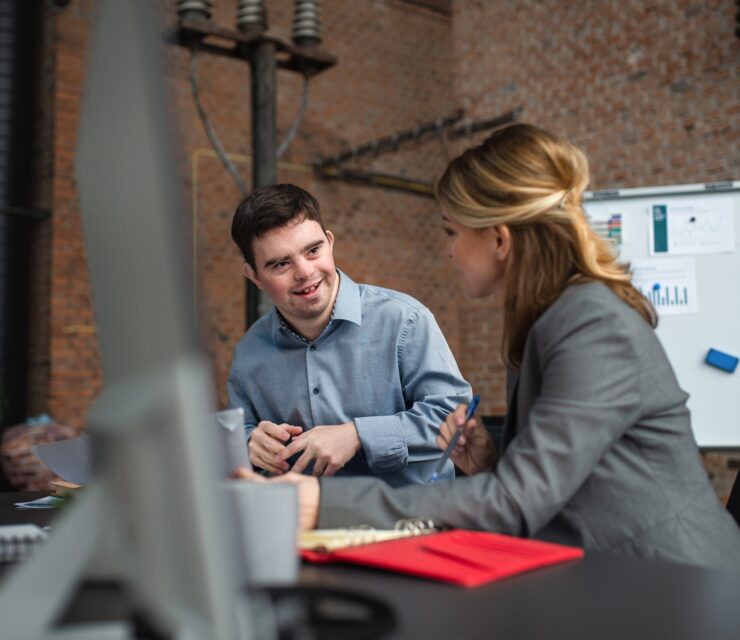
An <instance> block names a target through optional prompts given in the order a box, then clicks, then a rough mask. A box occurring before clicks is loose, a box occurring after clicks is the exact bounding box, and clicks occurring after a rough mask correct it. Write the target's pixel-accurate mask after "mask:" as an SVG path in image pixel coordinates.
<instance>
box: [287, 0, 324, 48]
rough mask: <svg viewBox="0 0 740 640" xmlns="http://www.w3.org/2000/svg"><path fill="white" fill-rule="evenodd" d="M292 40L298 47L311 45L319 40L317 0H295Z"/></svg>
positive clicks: (319, 15)
mask: <svg viewBox="0 0 740 640" xmlns="http://www.w3.org/2000/svg"><path fill="white" fill-rule="evenodd" d="M293 42H295V44H297V45H298V46H299V47H313V46H316V45H318V44H319V43H320V42H321V10H320V9H319V0H295V14H294V16H293Z"/></svg>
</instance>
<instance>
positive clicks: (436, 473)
mask: <svg viewBox="0 0 740 640" xmlns="http://www.w3.org/2000/svg"><path fill="white" fill-rule="evenodd" d="M479 402H480V396H479V395H478V394H477V393H476V394H475V395H474V396H473V401H472V402H471V403H470V405H469V406H468V410H467V411H466V412H465V422H463V427H464V426H465V425H466V424H467V423H468V420H470V418H472V417H473V414H475V410H476V408H477V407H478V403H479ZM463 427H461V428H460V429H458V430H457V431H455V435H453V436H452V438H451V439H450V442H449V443H448V444H447V448H446V449H445V451H444V453H443V454H442V457H441V458H440V459H439V462H438V463H437V466H436V467H435V469H434V473H433V474H432V477H431V478H430V479H429V482H436V481H437V480H439V474H440V473H442V469H443V468H444V466H445V463H446V462H447V461H448V460H449V459H450V456H451V455H452V450H453V449H454V448H455V445H456V444H457V441H458V440H459V439H460V434H461V433H462V432H463Z"/></svg>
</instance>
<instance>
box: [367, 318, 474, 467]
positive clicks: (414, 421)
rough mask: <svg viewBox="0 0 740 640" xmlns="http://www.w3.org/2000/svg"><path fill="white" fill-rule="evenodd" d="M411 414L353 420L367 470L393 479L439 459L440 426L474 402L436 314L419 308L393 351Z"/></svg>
mask: <svg viewBox="0 0 740 640" xmlns="http://www.w3.org/2000/svg"><path fill="white" fill-rule="evenodd" d="M395 349H396V353H397V358H398V369H399V374H400V378H401V385H402V387H403V396H404V398H405V400H406V406H407V407H408V409H406V410H405V411H401V412H399V413H396V414H394V415H386V416H359V417H356V418H355V419H354V423H355V426H356V428H357V433H358V435H359V438H360V442H361V443H362V448H363V450H364V452H365V457H366V458H367V463H368V466H369V467H370V469H371V471H373V473H379V474H380V473H389V472H392V471H396V470H398V469H401V468H403V467H405V466H406V465H408V464H409V463H411V462H416V461H426V460H432V459H435V458H438V457H439V455H440V451H439V448H438V447H437V445H436V444H435V439H436V437H437V435H438V434H439V425H440V424H441V423H442V422H443V421H444V419H445V417H446V416H447V414H448V413H450V412H451V411H453V410H454V409H455V407H457V405H458V404H461V403H468V402H470V399H471V397H472V390H471V388H470V385H469V384H468V383H467V382H466V381H465V380H464V379H463V377H462V374H461V373H460V369H459V368H458V366H457V363H456V362H455V358H454V356H453V355H452V352H451V351H450V348H449V346H448V345H447V341H446V340H445V337H444V335H443V334H442V331H441V330H440V328H439V326H438V325H437V322H436V320H435V319H434V316H432V313H431V312H430V311H429V310H428V309H426V308H424V307H422V306H419V308H418V309H416V310H414V312H413V313H411V314H410V315H409V317H408V318H407V319H406V321H405V324H404V326H403V328H402V329H401V332H400V333H399V336H398V339H397V344H396V345H395Z"/></svg>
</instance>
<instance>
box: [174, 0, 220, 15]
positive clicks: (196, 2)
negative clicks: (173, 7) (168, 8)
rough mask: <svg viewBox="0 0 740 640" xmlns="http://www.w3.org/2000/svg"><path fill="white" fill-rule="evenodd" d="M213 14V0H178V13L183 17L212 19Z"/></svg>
mask: <svg viewBox="0 0 740 640" xmlns="http://www.w3.org/2000/svg"><path fill="white" fill-rule="evenodd" d="M212 14H213V0H177V15H178V16H180V17H181V18H200V19H205V20H210V19H211V15H212Z"/></svg>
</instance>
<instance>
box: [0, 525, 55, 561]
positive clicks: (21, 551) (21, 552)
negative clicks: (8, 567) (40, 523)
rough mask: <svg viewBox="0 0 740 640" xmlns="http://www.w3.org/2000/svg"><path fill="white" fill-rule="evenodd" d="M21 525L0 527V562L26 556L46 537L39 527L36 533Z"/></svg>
mask: <svg viewBox="0 0 740 640" xmlns="http://www.w3.org/2000/svg"><path fill="white" fill-rule="evenodd" d="M21 527H22V528H21ZM21 527H19V528H15V527H13V526H9V527H0V564H3V563H8V562H17V561H20V560H23V559H24V558H27V557H28V556H30V555H31V554H32V553H33V551H34V550H35V548H36V547H37V546H38V545H40V544H41V543H43V542H44V540H45V539H46V533H45V532H44V531H42V530H41V529H38V533H37V532H35V531H29V530H27V529H26V528H25V527H24V526H23V525H21Z"/></svg>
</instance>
